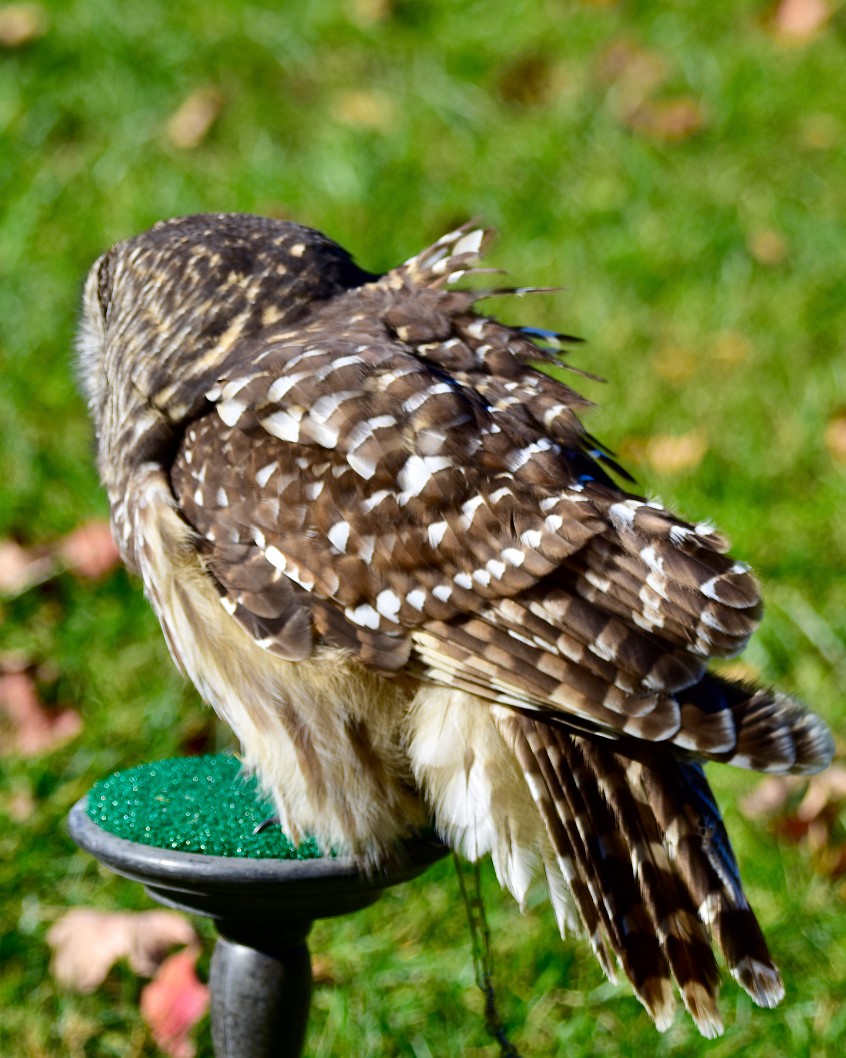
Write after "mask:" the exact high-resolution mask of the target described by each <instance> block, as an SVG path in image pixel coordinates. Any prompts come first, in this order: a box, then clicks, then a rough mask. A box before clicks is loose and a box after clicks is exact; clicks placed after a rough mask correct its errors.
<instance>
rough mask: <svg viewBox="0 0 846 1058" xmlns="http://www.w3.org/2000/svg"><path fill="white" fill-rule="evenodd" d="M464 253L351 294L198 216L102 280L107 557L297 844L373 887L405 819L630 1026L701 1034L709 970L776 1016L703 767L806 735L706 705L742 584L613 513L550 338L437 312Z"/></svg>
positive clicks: (85, 336) (776, 699) (710, 1003)
mask: <svg viewBox="0 0 846 1058" xmlns="http://www.w3.org/2000/svg"><path fill="white" fill-rule="evenodd" d="M485 241H486V233H484V232H482V231H479V230H475V229H473V228H472V227H470V226H468V227H465V228H461V229H459V230H457V231H455V232H451V233H449V234H448V235H446V236H444V237H443V238H442V239H440V240H439V241H438V242H437V243H436V244H435V245H434V246H432V247H430V248H428V249H427V250H424V251H423V252H422V253H421V254H418V255H417V256H416V257H413V258H411V260H409V261H407V262H406V263H405V264H403V265H400V266H399V267H398V268H395V269H393V270H392V271H390V272H388V273H387V274H385V275H384V276H381V277H377V276H374V275H371V274H369V273H367V272H364V271H362V270H361V269H359V268H358V267H357V266H356V265H354V264H353V263H352V261H351V260H350V258H349V256H348V255H347V254H346V253H345V251H343V250H341V249H340V248H339V247H338V246H336V245H335V244H334V243H332V242H331V241H330V240H328V239H326V238H325V237H324V236H322V235H320V234H318V233H316V232H312V231H310V230H309V229H306V228H301V227H299V226H297V225H292V224H289V223H286V222H281V221H272V220H267V219H264V218H257V217H247V216H240V215H237V214H220V215H209V216H201V217H189V218H183V219H179V220H174V221H167V222H164V223H163V224H160V225H157V226H156V227H155V228H153V229H152V231H150V232H148V233H146V234H144V235H141V236H138V237H137V238H135V239H132V240H129V241H128V242H126V243H122V244H119V245H118V246H117V247H115V248H114V249H113V250H112V251H110V252H109V253H108V254H107V255H105V256H104V257H103V258H101V259H100V261H99V262H97V264H96V265H95V266H94V268H93V269H92V272H91V275H90V277H89V280H88V284H87V286H86V297H85V314H84V318H83V325H82V331H81V335H80V364H81V371H82V376H83V385H84V387H85V389H86V393H87V395H88V398H89V404H90V407H91V411H92V415H93V418H94V421H95V425H96V429H97V436H98V460H99V467H100V471H101V475H102V478H103V481H104V483H105V485H106V487H107V490H108V492H109V497H110V501H111V507H112V521H113V526H114V531H115V536H116V539H117V541H118V543H119V546H120V547H121V550H122V553H123V556H124V558H125V560H126V561H127V563H128V564H129V565H130V566H131V567H132V568H134V569H136V570H138V571H139V572H140V573H141V575H142V578H143V580H144V584H145V588H146V591H147V594H148V596H149V597H150V601H151V603H152V605H153V607H154V609H155V611H156V613H157V615H158V617H159V620H160V621H161V624H162V627H163V629H164V632H165V635H166V637H167V640H168V643H169V645H170V648H171V651H172V652H173V655H174V657H175V658H176V659H177V661H178V663H179V664H180V665H181V666H182V668H183V670H184V671H185V672H186V673H187V674H188V675H189V676H190V678H191V679H192V680H193V681H194V682H195V683H196V685H197V687H198V689H199V690H200V693H201V694H202V695H203V696H204V697H205V698H206V700H207V701H209V702H210V703H211V704H212V705H213V706H214V707H215V708H216V709H217V710H218V711H219V713H220V714H221V715H222V716H223V717H224V718H225V719H226V720H227V721H228V722H229V723H230V724H231V725H232V727H233V729H234V730H235V732H236V734H237V735H238V737H239V738H240V740H241V743H242V746H243V750H244V756H245V760H246V762H247V764H248V766H250V767H252V768H254V769H256V770H257V771H258V773H259V775H260V777H261V778H262V781H263V782H264V784H265V786H266V787H267V789H268V791H269V792H270V793H271V795H272V796H273V797H274V799H275V801H276V804H277V806H278V808H279V813H280V818H281V820H282V822H283V824H284V825H285V827H286V828H287V829H288V830H289V831H290V832H291V834H292V835H298V834H301V833H303V832H306V831H308V832H311V833H314V834H315V835H316V836H317V837H318V839H320V840H322V841H324V842H326V843H327V844H332V845H334V846H336V847H341V848H347V849H349V850H350V851H351V852H352V854H353V855H354V856H356V857H357V858H358V859H359V861H360V862H361V863H362V864H363V865H365V866H367V867H370V868H375V867H378V865H379V864H381V863H383V862H385V860H386V859H387V858H389V857H390V855H391V854H392V850H393V849H394V848H395V847H396V844H397V843H398V842H399V841H400V840H401V838H402V837H403V836H404V835H405V834H407V833H409V832H411V831H413V830H414V829H415V828H417V827H419V826H421V825H422V824H423V823H424V822H425V820H426V819H427V817H429V816H431V817H432V818H433V819H434V822H435V825H436V826H437V827H438V829H439V831H440V833H441V835H442V836H443V837H444V839H445V840H446V841H448V842H449V843H450V844H451V845H452V846H453V847H454V848H456V849H457V850H459V851H460V852H462V853H463V854H464V855H465V856H467V857H468V858H470V859H471V860H477V859H479V858H480V857H482V856H484V855H488V854H489V855H491V857H492V859H493V862H494V865H495V868H496V871H497V874H498V876H499V878H500V880H501V881H502V883H503V885H505V886H507V887H508V888H509V889H510V890H511V892H512V893H513V894H514V895H515V897H516V898H517V899H518V900H519V901H520V902H521V903H522V902H523V900H524V899H525V896H526V893H527V890H528V887H529V885H530V882H531V879H532V877H533V876H534V875H537V874H541V875H542V876H543V877H544V879H545V880H546V883H547V886H548V890H549V895H550V899H551V900H552V903H553V907H554V909H555V913H556V918H557V921H558V923H559V926H560V928H561V930H562V932H563V931H564V929H565V928H567V927H569V926H572V925H574V924H579V925H580V926H581V927H582V928H583V929H584V930H585V932H586V933H587V935H588V937H589V939H590V943H591V945H592V946H593V949H594V951H595V952H596V954H597V957H598V959H599V961H600V963H601V965H602V966H603V968H604V969H605V971H606V973H607V974H608V975H609V976H612V977H613V975H614V972H615V971H614V968H615V964H617V965H619V966H620V967H621V969H622V971H623V973H624V974H625V975H626V977H628V979H629V980H630V981H631V983H632V986H633V987H634V990H635V992H636V993H637V995H638V996H639V997H640V999H641V1001H642V1002H643V1003H644V1005H645V1006H646V1008H647V1010H648V1011H649V1012H650V1014H651V1015H652V1016H653V1018H654V1019H655V1021H656V1024H657V1025H658V1026H659V1027H660V1028H662V1029H663V1028H666V1027H667V1025H669V1023H670V1019H671V1016H672V1010H673V1005H674V998H673V997H674V987H675V988H677V989H678V991H679V992H680V994H681V997H682V999H683V1002H684V1004H685V1006H686V1007H687V1009H688V1010H689V1011H690V1013H691V1015H692V1016H693V1018H694V1020H695V1021H696V1023H697V1025H698V1027H699V1028H700V1031H702V1032H703V1034H705V1035H707V1036H711V1035H715V1034H716V1033H718V1032H719V1031H720V1028H721V1022H720V1017H719V1012H718V1009H717V1004H716V994H717V988H718V973H717V969H716V963H715V960H714V956H713V954H712V947H711V945H712V942H713V943H714V944H716V946H717V948H718V949H719V951H720V952H721V953H722V955H723V957H724V959H725V960H726V963H727V965H728V967H729V970H730V971H731V973H732V974H733V975H734V976H735V977H736V978H737V980H738V981H739V982H740V984H741V985H742V986H743V987H744V988H745V989H746V990H747V991H748V992H749V993H750V995H752V997H753V999H755V1001H756V1002H758V1003H760V1004H762V1005H765V1006H766V1005H772V1004H773V1003H775V1002H777V1001H778V999H779V998H780V996H781V992H782V986H781V981H780V978H779V976H778V972H777V970H776V969H775V967H774V965H773V963H772V960H771V958H770V956H769V953H768V952H767V949H766V944H765V942H764V940H763V937H762V935H761V932H760V930H759V928H758V925H757V923H756V921H755V918H754V915H753V914H752V912H751V910H750V909H749V906H748V904H747V902H746V899H745V897H744V895H743V890H742V887H741V884H740V878H739V873H738V870H737V865H736V862H735V860H734V855H733V853H732V851H731V846H730V844H729V841H728V837H727V835H726V833H725V829H724V827H723V825H722V822H721V820H720V817H719V812H718V809H717V807H716V805H715V803H714V801H713V797H712V796H711V793H710V791H709V789H708V786H707V783H706V781H705V778H704V774H703V772H702V768H701V765H700V763H699V762H700V761H705V760H718V761H723V762H728V763H732V764H736V765H739V766H742V767H749V768H755V769H759V770H764V771H790V772H806V771H813V770H815V769H818V768H820V767H824V766H825V764H826V763H827V762H828V760H829V758H830V756H831V740H830V736H829V735H828V732H827V731H826V729H825V727H824V725H823V724H822V723H821V722H820V721H819V720H818V719H817V718H816V717H814V716H813V714H810V713H808V712H806V711H805V710H803V709H802V708H801V707H800V706H798V705H797V704H796V703H794V702H792V701H791V700H789V699H787V698H785V697H784V696H782V695H780V694H778V693H776V692H771V691H767V690H762V689H756V688H746V687H742V686H738V685H735V684H732V683H729V682H727V681H725V680H721V679H719V678H718V677H716V676H713V675H711V674H709V673H708V671H707V663H708V661H709V659H711V658H715V657H731V656H734V655H736V654H737V653H738V652H739V651H740V650H742V649H743V646H744V644H745V643H746V641H747V639H748V637H749V635H750V634H751V633H752V631H753V630H754V628H755V626H756V624H757V621H758V619H759V617H760V610H761V604H760V597H759V591H758V586H757V583H756V581H755V579H754V577H753V575H752V573H751V572H750V569H749V567H748V566H746V565H745V564H744V563H742V562H738V561H736V560H735V559H734V558H732V557H731V556H730V555H729V554H728V545H727V543H726V541H725V540H724V538H722V537H721V536H720V535H718V534H717V533H716V532H715V531H714V530H713V529H712V528H711V527H710V526H709V525H708V524H707V523H697V524H691V523H688V522H685V521H683V520H681V519H679V518H677V517H676V516H675V515H674V514H673V513H672V512H670V511H668V510H667V509H665V508H664V507H662V506H661V505H660V504H657V503H654V502H650V501H647V500H644V499H642V498H641V497H639V496H636V495H634V494H633V493H631V492H628V491H626V490H625V489H624V488H622V487H620V486H619V485H618V484H617V483H616V482H617V478H618V477H619V473H618V472H619V468H617V467H616V465H615V464H614V463H613V461H611V460H610V458H609V457H608V456H607V455H604V454H603V452H602V450H601V448H599V447H598V445H597V444H596V442H594V441H593V439H592V438H590V437H589V435H587V434H586V433H585V432H584V430H583V428H582V426H581V423H580V420H579V417H578V416H579V414H580V412H581V411H582V410H583V409H584V408H585V407H586V401H585V400H584V399H583V398H581V397H580V396H579V395H578V394H576V393H575V392H574V391H573V390H572V389H570V388H569V387H567V386H566V385H564V384H563V382H561V381H560V380H559V378H558V377H557V375H556V377H553V375H552V374H550V373H549V372H550V368H551V365H552V364H557V363H558V359H557V357H558V355H559V354H558V352H557V351H556V346H557V345H559V344H560V336H555V335H548V334H544V333H543V332H536V331H532V330H531V329H528V328H527V329H521V328H512V327H508V326H505V325H503V324H501V323H499V322H497V321H495V320H493V319H490V318H487V317H485V316H482V315H479V314H478V313H477V311H476V308H475V306H476V304H477V303H478V301H480V300H481V299H482V298H484V297H485V296H486V295H487V294H489V293H492V292H493V291H472V290H467V289H456V288H455V287H454V286H453V284H454V283H455V281H456V280H458V279H460V278H461V277H462V276H464V275H467V274H473V273H478V272H483V271H484V270H481V269H478V268H477V267H476V262H477V260H478V256H479V253H480V251H481V250H482V248H483V246H484V243H485ZM496 292H497V293H501V291H496ZM517 292H518V293H522V292H525V291H524V290H523V291H517ZM539 364H542V365H543V368H544V369H543V370H538V365H539ZM559 366H560V365H559ZM620 473H622V472H620ZM673 982H675V984H673Z"/></svg>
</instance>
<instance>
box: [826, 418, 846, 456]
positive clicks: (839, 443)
mask: <svg viewBox="0 0 846 1058" xmlns="http://www.w3.org/2000/svg"><path fill="white" fill-rule="evenodd" d="M825 446H826V448H827V449H828V451H829V454H830V455H831V456H832V458H833V459H836V460H837V461H838V463H846V408H841V409H840V410H839V411H836V412H835V413H834V415H832V417H831V418H830V419H829V422H828V426H826V428H825Z"/></svg>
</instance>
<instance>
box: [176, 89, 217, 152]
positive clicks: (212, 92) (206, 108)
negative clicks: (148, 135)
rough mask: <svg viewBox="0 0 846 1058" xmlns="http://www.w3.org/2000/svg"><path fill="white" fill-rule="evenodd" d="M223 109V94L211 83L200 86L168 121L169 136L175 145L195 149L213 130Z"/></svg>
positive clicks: (181, 148)
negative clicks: (203, 86)
mask: <svg viewBox="0 0 846 1058" xmlns="http://www.w3.org/2000/svg"><path fill="white" fill-rule="evenodd" d="M222 109H223V96H222V95H221V93H220V92H219V91H218V90H217V89H216V88H214V87H213V86H211V85H207V86H206V87H205V88H199V89H197V91H196V92H192V93H191V95H189V96H188V98H187V99H186V100H185V102H184V103H182V105H181V106H180V107H179V108H178V109H177V110H176V111H175V112H174V114H173V115H172V116H171V118H170V120H169V121H168V123H167V138H168V139H169V140H170V142H171V143H172V144H173V146H174V147H178V148H179V149H180V150H183V151H193V150H195V149H196V148H197V147H199V146H200V145H201V144H202V143H203V142H204V141H205V139H206V137H207V136H208V134H209V132H211V129H212V126H213V125H214V123H215V121H217V119H218V117H219V116H220V112H221V110H222Z"/></svg>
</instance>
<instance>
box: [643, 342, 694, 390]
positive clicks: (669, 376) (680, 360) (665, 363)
mask: <svg viewBox="0 0 846 1058" xmlns="http://www.w3.org/2000/svg"><path fill="white" fill-rule="evenodd" d="M701 363H702V358H701V357H700V356H699V355H698V354H697V353H696V351H695V350H693V349H686V348H683V347H681V346H677V345H671V346H667V347H665V348H663V349H660V350H659V351H658V352H657V353H655V354H654V355H653V357H652V366H653V368H654V369H655V372H656V374H658V375H660V376H661V378H665V379H666V380H667V381H668V382H676V383H678V382H686V381H687V380H688V379H689V378H690V377H691V376H692V375H694V374H695V373H696V370H697V368H698V367H699V365H700V364H701Z"/></svg>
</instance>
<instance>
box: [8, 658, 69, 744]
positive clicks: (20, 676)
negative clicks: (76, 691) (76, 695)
mask: <svg viewBox="0 0 846 1058" xmlns="http://www.w3.org/2000/svg"><path fill="white" fill-rule="evenodd" d="M0 714H2V715H3V718H4V720H5V723H4V725H3V726H4V727H6V728H7V729H8V733H7V737H6V738H4V739H3V740H2V749H0V755H1V756H12V755H20V756H23V757H34V756H37V755H38V754H39V753H47V752H49V751H50V750H53V749H56V748H57V747H58V746H60V745H62V743H64V742H67V741H68V740H69V739H72V738H74V737H75V736H76V735H78V734H79V732H80V731H81V730H82V718H81V717H80V715H79V713H78V712H76V710H75V709H69V708H68V709H58V710H55V709H47V708H45V707H44V705H43V704H42V702H41V700H40V698H39V697H38V690H37V688H36V685H35V680H34V679H33V677H32V674H31V673H29V672H2V673H0Z"/></svg>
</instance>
